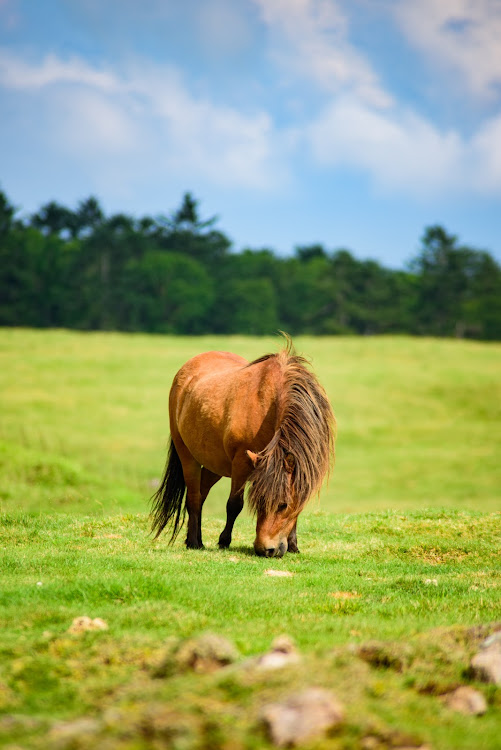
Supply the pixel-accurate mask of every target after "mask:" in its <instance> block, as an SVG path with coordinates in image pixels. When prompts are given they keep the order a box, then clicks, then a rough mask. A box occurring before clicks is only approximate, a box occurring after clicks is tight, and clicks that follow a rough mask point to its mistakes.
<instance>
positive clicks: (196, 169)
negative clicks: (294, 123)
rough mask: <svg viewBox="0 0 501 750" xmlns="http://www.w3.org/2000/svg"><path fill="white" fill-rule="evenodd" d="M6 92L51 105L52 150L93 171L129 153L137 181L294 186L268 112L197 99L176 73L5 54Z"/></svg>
mask: <svg viewBox="0 0 501 750" xmlns="http://www.w3.org/2000/svg"><path fill="white" fill-rule="evenodd" d="M2 84H3V86H4V87H6V88H10V89H15V90H17V91H18V92H22V93H24V95H25V97H29V96H32V97H33V104H32V106H33V109H34V110H35V109H36V108H37V101H40V97H42V99H43V110H44V112H46V113H48V114H47V115H46V116H47V118H48V121H47V123H46V127H45V130H46V131H47V133H48V134H50V135H48V136H47V137H48V138H49V139H50V140H51V143H52V146H53V147H55V148H60V147H63V148H64V149H65V152H66V154H67V155H68V156H71V157H72V158H73V159H77V160H78V159H79V158H81V157H82V156H85V160H86V163H85V164H84V167H85V169H87V170H88V169H89V167H90V164H89V160H92V158H93V156H95V157H96V159H97V160H98V162H99V163H95V164H94V168H95V169H96V171H97V170H99V169H102V170H105V169H106V159H107V158H108V157H109V158H110V159H114V158H115V157H116V156H117V155H120V156H121V157H122V158H123V159H124V160H126V159H130V163H131V175H130V179H131V180H134V178H135V174H134V172H135V170H137V168H138V164H141V165H142V169H143V170H144V171H145V172H148V171H154V172H155V171H156V172H158V171H160V170H163V171H164V172H165V173H172V172H173V171H174V172H176V173H177V174H179V175H182V176H185V177H186V178H189V177H190V176H192V175H195V176H197V175H198V176H201V177H204V178H207V179H209V180H211V181H213V182H214V183H215V184H223V185H229V186H232V185H234V186H239V187H248V188H259V189H268V188H270V187H276V186H277V184H279V183H280V182H281V181H283V180H284V179H285V167H284V164H283V162H282V161H281V156H280V148H278V147H277V145H276V144H275V138H276V134H275V133H274V128H273V123H272V120H271V118H270V117H269V116H268V114H267V113H266V112H263V111H257V112H253V113H251V114H247V113H242V112H239V111H238V110H236V109H233V108H231V107H229V106H224V105H219V104H216V103H214V102H213V101H211V100H210V99H209V98H208V97H197V96H194V95H193V94H192V93H191V92H190V90H189V89H188V87H187V86H186V84H185V82H184V80H183V78H182V76H181V75H180V73H179V71H178V70H177V69H175V68H173V67H172V66H166V65H155V64H153V63H148V62H145V61H144V60H142V61H138V60H136V61H135V62H134V63H132V64H130V65H129V66H128V67H126V68H123V69H122V70H121V72H120V74H119V73H117V72H114V71H111V70H107V69H103V68H101V69H97V68H94V67H92V66H91V65H90V64H88V63H86V62H84V61H82V60H80V59H78V58H72V59H71V60H68V61H65V60H62V59H60V58H57V57H55V56H48V57H46V58H45V59H44V60H43V61H42V62H41V63H40V64H38V65H36V64H30V63H27V62H26V61H25V60H23V59H20V58H18V57H14V56H12V55H10V54H7V53H6V52H2V53H0V85H2ZM37 97H38V99H37ZM35 100H36V101H35ZM39 116H41V115H40V114H39ZM41 129H42V130H44V128H43V127H42V128H41ZM132 165H133V166H132ZM115 168H116V165H115V164H114V165H113V170H115ZM122 172H123V170H122Z"/></svg>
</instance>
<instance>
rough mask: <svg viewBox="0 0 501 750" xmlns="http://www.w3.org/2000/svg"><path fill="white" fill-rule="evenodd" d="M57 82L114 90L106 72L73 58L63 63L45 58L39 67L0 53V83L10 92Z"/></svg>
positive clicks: (113, 84)
mask: <svg viewBox="0 0 501 750" xmlns="http://www.w3.org/2000/svg"><path fill="white" fill-rule="evenodd" d="M59 83H76V84H81V85H84V86H91V87H93V88H96V89H102V90H108V91H110V90H112V89H116V88H117V80H116V78H115V76H114V75H112V74H111V73H109V72H107V71H100V70H96V69H95V68H92V67H91V66H90V65H88V64H87V63H86V62H85V61H83V60H80V59H79V58H76V57H73V58H71V59H70V60H67V61H63V60H60V59H59V58H57V57H56V56H55V55H47V56H46V57H45V59H44V60H43V62H42V63H41V64H40V65H37V64H33V63H29V62H26V61H25V60H22V59H21V58H19V57H14V56H13V55H11V54H9V53H7V52H5V51H3V50H0V84H2V85H3V86H5V87H6V88H11V89H41V88H44V87H45V86H51V85H54V84H59Z"/></svg>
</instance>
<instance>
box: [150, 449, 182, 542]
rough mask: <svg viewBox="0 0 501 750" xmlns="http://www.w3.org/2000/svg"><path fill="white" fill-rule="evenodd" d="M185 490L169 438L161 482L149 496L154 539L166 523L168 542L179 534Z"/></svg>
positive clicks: (174, 451) (177, 457) (177, 459)
mask: <svg viewBox="0 0 501 750" xmlns="http://www.w3.org/2000/svg"><path fill="white" fill-rule="evenodd" d="M185 490H186V484H185V481H184V475H183V467H182V465H181V461H180V459H179V456H178V455H177V451H176V448H175V446H174V443H173V442H172V438H171V440H170V444H169V454H168V456H167V463H166V465H165V471H164V475H163V478H162V484H161V485H160V487H159V488H158V490H157V491H156V492H155V494H154V495H153V497H152V498H151V513H150V518H151V519H152V521H151V531H152V533H154V534H155V537H154V538H155V539H156V538H157V537H158V535H159V534H160V533H161V532H162V531H163V530H164V529H165V527H166V526H167V524H171V525H172V535H171V538H170V540H169V544H172V542H173V541H174V540H175V538H176V537H177V535H178V534H179V532H180V530H181V528H182V525H183V523H184V517H185V515H186V508H185V507H183V500H184V493H185Z"/></svg>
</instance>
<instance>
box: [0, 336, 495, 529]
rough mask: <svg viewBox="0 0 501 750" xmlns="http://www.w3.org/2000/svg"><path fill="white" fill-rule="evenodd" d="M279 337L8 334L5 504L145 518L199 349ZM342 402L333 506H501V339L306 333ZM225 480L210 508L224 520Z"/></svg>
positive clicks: (265, 343)
mask: <svg viewBox="0 0 501 750" xmlns="http://www.w3.org/2000/svg"><path fill="white" fill-rule="evenodd" d="M278 345H279V341H278V339H277V338H269V339H258V338H244V337H231V338H223V337H212V338H209V337H202V338H173V337H155V336H144V335H133V336H132V335H129V336H126V335H120V334H101V333H90V334H89V333H81V334H78V333H72V332H65V331H50V332H39V331H17V330H2V331H0V362H1V367H0V410H1V414H2V419H1V420H0V470H1V473H2V480H1V486H0V493H1V494H0V504H1V508H2V509H3V510H6V511H8V510H11V509H17V508H19V505H20V503H21V504H22V507H23V508H25V509H26V510H34V511H38V510H42V511H44V510H45V509H46V507H47V504H48V503H50V507H51V508H52V509H53V510H56V509H59V510H61V511H64V512H71V513H83V514H86V515H87V514H100V513H103V512H104V513H109V512H114V513H128V512H133V513H136V512H143V511H144V509H145V500H146V498H147V497H148V496H149V495H151V493H152V485H153V483H154V480H155V479H157V478H158V477H159V476H160V475H161V472H162V469H163V465H164V461H165V456H166V445H167V438H168V434H169V428H168V416H167V400H168V392H169V388H170V384H171V381H172V377H173V375H174V373H175V372H176V370H177V369H178V368H179V367H180V366H181V364H182V363H183V362H185V361H186V360H187V359H188V358H189V357H191V356H193V355H195V354H197V353H199V352H201V351H205V350H208V349H214V348H217V349H226V350H231V351H234V352H237V353H239V354H242V355H244V356H246V357H247V358H253V357H256V356H258V355H260V354H263V353H264V352H266V351H270V350H271V351H273V350H275V349H276V348H277V346H278ZM296 345H297V348H298V350H299V351H301V352H303V353H305V354H306V355H307V356H309V357H310V358H311V359H312V361H313V365H314V367H315V370H316V372H317V374H318V376H319V378H320V380H321V381H322V383H323V384H324V385H325V387H326V389H327V392H328V394H329V396H330V398H331V401H332V403H333V405H334V409H335V412H336V416H337V419H338V424H339V438H338V443H337V456H338V461H337V466H336V469H335V473H334V474H333V478H332V481H331V482H330V484H329V486H328V487H326V488H324V490H323V491H322V496H321V507H322V508H323V509H324V510H329V511H333V512H355V513H356V512H365V511H373V510H384V509H386V508H391V509H397V508H399V509H409V508H419V507H440V508H442V507H450V508H464V509H468V508H470V509H473V510H476V509H479V510H480V509H481V510H499V508H500V504H499V490H500V487H501V465H500V461H499V455H500V449H501V431H500V430H499V421H500V418H501V378H500V377H499V373H500V371H501V346H500V345H498V344H482V343H478V342H464V341H437V340H430V339H411V338H408V337H393V338H392V337H381V338H369V337H366V338H322V339H315V338H311V337H310V338H298V339H297V340H296ZM228 490H229V483H228V482H227V481H223V482H220V483H219V485H217V486H216V487H215V488H214V489H213V491H212V492H211V495H210V496H209V499H208V501H207V504H206V509H207V512H208V513H209V514H211V513H212V514H221V513H222V512H223V508H224V504H225V500H226V497H227V493H228Z"/></svg>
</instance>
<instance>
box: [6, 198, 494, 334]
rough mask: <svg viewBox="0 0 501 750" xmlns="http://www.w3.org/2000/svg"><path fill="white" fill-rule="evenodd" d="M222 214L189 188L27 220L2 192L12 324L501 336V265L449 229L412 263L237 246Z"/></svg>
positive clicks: (55, 209) (45, 212)
mask: <svg viewBox="0 0 501 750" xmlns="http://www.w3.org/2000/svg"><path fill="white" fill-rule="evenodd" d="M216 221H217V217H211V218H209V219H206V220H204V219H202V218H201V217H200V213H199V205H198V201H197V200H196V199H195V198H194V197H193V196H192V195H191V194H190V193H186V194H185V195H184V196H183V200H182V203H181V206H180V207H179V208H178V209H177V210H176V211H174V212H173V213H172V215H171V216H167V217H165V216H160V217H157V218H152V217H149V216H145V217H141V218H140V219H138V220H136V219H134V218H132V217H130V216H127V215H125V214H120V213H119V214H115V215H112V216H108V217H107V216H106V215H105V214H104V211H103V209H102V208H101V206H100V204H99V202H98V200H97V199H96V198H94V197H90V198H88V199H86V200H84V201H81V202H80V203H79V205H78V206H77V208H76V209H74V210H73V209H70V208H67V207H66V206H63V205H61V204H59V203H56V202H54V201H52V202H50V203H47V204H45V205H44V206H42V208H41V209H40V211H38V212H37V213H35V214H34V215H33V216H32V217H31V219H30V221H29V222H27V223H26V222H24V223H23V222H22V221H19V220H16V219H15V209H14V207H13V206H11V204H10V203H9V201H8V199H7V197H6V196H5V194H4V193H2V192H0V325H8V326H36V327H67V328H79V329H84V330H121V331H147V332H152V333H153V332H155V333H158V332H169V333H176V334H191V335H192V334H197V333H223V334H232V333H243V334H250V335H261V334H271V333H274V332H275V331H276V329H277V328H281V329H283V330H287V331H289V332H290V333H292V334H296V335H297V334H299V333H304V334H322V335H329V334H344V333H347V334H380V333H413V334H421V335H434V336H448V337H452V336H455V337H458V338H463V337H468V338H477V339H485V340H499V339H501V269H500V267H499V265H498V263H496V261H495V260H494V258H493V257H492V256H491V255H489V253H487V252H485V251H480V250H476V249H474V248H470V247H465V246H462V245H458V240H457V238H456V237H454V236H452V235H449V234H448V233H447V232H446V231H445V230H444V229H443V228H442V227H440V226H434V227H429V228H428V229H427V230H426V232H425V234H424V237H423V240H422V249H421V252H420V254H419V255H418V256H417V257H416V258H415V259H414V260H413V261H412V262H411V263H410V264H409V270H408V271H406V272H403V271H395V270H390V269H387V268H384V267H382V266H381V265H380V264H379V263H377V262H375V261H370V260H368V261H360V260H357V259H356V258H355V257H354V256H353V255H352V254H351V253H350V252H349V251H348V250H346V249H337V250H332V251H329V250H327V249H326V248H324V247H323V246H322V245H318V244H315V245H306V246H300V247H297V248H296V250H295V253H294V255H293V256H292V257H280V256H277V255H276V254H274V253H273V251H271V250H269V249H264V250H250V249H246V250H244V251H242V252H240V253H235V252H232V245H231V241H230V240H229V239H228V237H227V236H226V235H225V234H224V233H223V232H221V231H219V230H218V229H216V228H215V227H214V225H215V223H216ZM183 297H184V298H185V299H184V300H183V299H182V298H183Z"/></svg>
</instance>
